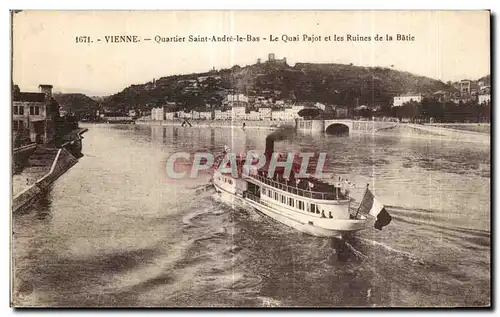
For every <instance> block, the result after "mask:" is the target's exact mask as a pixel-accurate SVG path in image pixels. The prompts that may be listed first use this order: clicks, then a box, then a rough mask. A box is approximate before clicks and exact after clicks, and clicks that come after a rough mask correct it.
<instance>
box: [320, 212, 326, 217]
mask: <svg viewBox="0 0 500 317" xmlns="http://www.w3.org/2000/svg"><path fill="white" fill-rule="evenodd" d="M321 218H326V216H325V211H324V210H321Z"/></svg>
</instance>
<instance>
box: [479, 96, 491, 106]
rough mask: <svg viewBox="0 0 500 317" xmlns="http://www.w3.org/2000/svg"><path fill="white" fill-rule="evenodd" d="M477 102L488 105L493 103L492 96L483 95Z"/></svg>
mask: <svg viewBox="0 0 500 317" xmlns="http://www.w3.org/2000/svg"><path fill="white" fill-rule="evenodd" d="M477 102H478V103H479V104H480V105H481V104H486V103H490V102H491V95H490V94H482V95H478V96H477Z"/></svg>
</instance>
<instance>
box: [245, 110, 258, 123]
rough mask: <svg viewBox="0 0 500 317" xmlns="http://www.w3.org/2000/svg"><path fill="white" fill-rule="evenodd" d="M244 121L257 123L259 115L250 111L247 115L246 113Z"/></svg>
mask: <svg viewBox="0 0 500 317" xmlns="http://www.w3.org/2000/svg"><path fill="white" fill-rule="evenodd" d="M246 119H247V120H249V121H259V120H260V113H259V112H258V111H250V112H249V113H247V115H246Z"/></svg>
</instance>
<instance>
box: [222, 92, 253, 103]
mask: <svg viewBox="0 0 500 317" xmlns="http://www.w3.org/2000/svg"><path fill="white" fill-rule="evenodd" d="M237 101H242V102H248V97H247V96H245V95H244V94H229V95H227V96H226V97H225V98H224V101H223V103H225V104H228V103H232V102H237Z"/></svg>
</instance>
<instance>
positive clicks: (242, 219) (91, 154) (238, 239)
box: [12, 125, 491, 307]
mask: <svg viewBox="0 0 500 317" xmlns="http://www.w3.org/2000/svg"><path fill="white" fill-rule="evenodd" d="M86 127H88V128H89V131H88V132H87V133H86V134H85V135H84V136H85V140H84V154H85V156H84V157H82V158H81V159H80V162H79V163H78V164H77V165H75V166H74V167H72V168H71V169H70V170H69V171H68V172H67V173H66V174H65V175H63V176H62V177H61V178H59V179H58V180H57V181H56V183H55V184H54V185H53V187H52V189H51V190H50V191H49V192H48V193H47V194H46V196H44V197H42V199H41V200H40V201H39V202H38V203H37V204H35V205H33V206H32V207H30V208H29V209H28V210H26V211H24V212H22V213H19V214H16V215H14V216H13V222H12V227H13V231H14V235H13V244H12V245H13V260H14V263H13V267H14V284H13V288H14V297H13V299H14V303H16V304H19V305H23V306H78V307H82V306H105V307H110V306H161V307H165V306H194V307H199V306H203V307H207V306H237V307H255V306H257V307H262V306H263V307H266V306H285V307H291V306H301V307H302V306H317V307H342V306H362V307H365V306H393V307H394V306H395V307H401V306H420V307H422V306H425V307H428V306H432V307H436V306H484V305H489V303H490V295H491V294H490V291H491V290H490V264H491V259H490V249H491V245H490V169H491V167H490V148H489V146H487V145H486V146H485V145H483V144H474V143H459V142H449V141H442V140H439V139H430V138H425V137H423V138H420V139H416V138H402V137H398V136H394V135H385V136H384V135H380V134H379V135H351V136H347V137H334V136H327V135H307V134H302V135H298V136H297V137H296V138H295V140H293V141H283V142H278V143H276V149H277V150H280V151H305V152H311V151H326V152H327V164H326V166H325V168H326V172H329V173H334V174H335V175H336V176H343V177H345V178H348V179H349V180H351V181H354V182H355V183H356V184H358V185H361V186H359V187H360V188H359V189H353V196H354V197H355V198H356V197H357V198H358V199H360V198H361V196H362V193H363V187H364V186H365V185H364V184H366V183H369V184H370V188H371V190H372V191H373V192H374V193H375V195H376V196H377V197H378V198H379V200H380V201H381V202H383V203H384V204H385V205H386V206H387V207H388V208H387V210H388V212H389V213H390V214H391V215H392V216H393V221H392V223H391V224H390V225H389V226H387V227H385V228H384V229H383V231H378V230H375V229H369V230H366V231H362V232H360V233H358V234H357V236H356V237H355V238H354V239H351V240H349V241H347V243H346V244H345V245H342V244H339V243H338V241H336V240H329V239H325V238H318V237H312V236H308V235H306V234H302V233H300V232H297V231H295V230H293V229H290V228H288V227H285V226H283V225H281V224H279V223H277V222H275V221H274V220H272V219H270V218H267V217H266V216H264V215H261V214H259V213H257V212H255V211H253V210H232V209H230V208H228V207H226V206H224V205H221V204H219V203H217V202H215V201H214V200H212V199H211V194H212V193H211V192H200V191H199V190H198V189H197V188H199V186H202V185H204V184H206V183H207V181H208V179H209V176H208V175H207V174H200V175H199V177H198V178H196V179H180V180H172V179H169V178H167V176H166V171H165V165H166V161H167V159H168V157H169V155H171V154H172V153H174V152H177V151H187V152H190V153H195V152H197V151H210V152H213V153H220V152H221V150H222V148H223V146H224V145H226V144H227V145H229V146H230V147H231V148H232V149H233V150H235V151H241V150H244V149H256V150H264V146H265V145H264V139H265V137H266V135H267V134H268V133H269V130H258V129H247V130H246V131H245V130H243V129H241V128H233V129H231V128H211V129H209V128H204V129H201V128H187V127H186V128H183V127H160V126H153V127H151V126H139V125H88V126H86Z"/></svg>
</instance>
